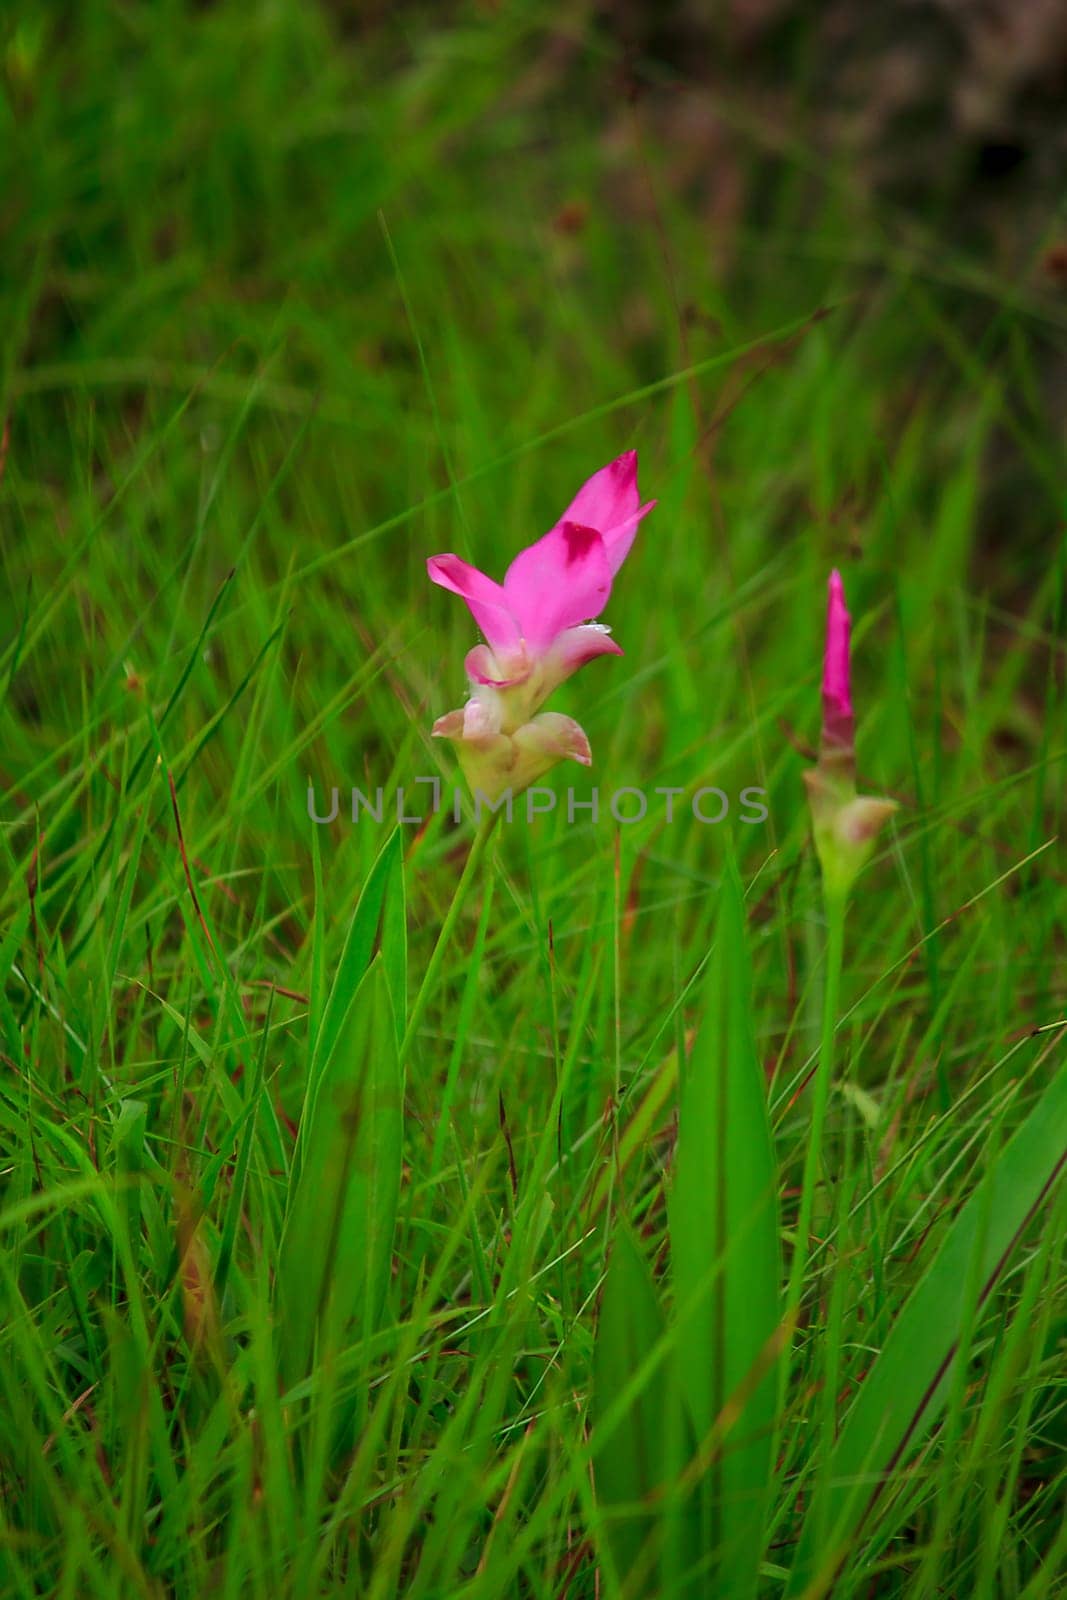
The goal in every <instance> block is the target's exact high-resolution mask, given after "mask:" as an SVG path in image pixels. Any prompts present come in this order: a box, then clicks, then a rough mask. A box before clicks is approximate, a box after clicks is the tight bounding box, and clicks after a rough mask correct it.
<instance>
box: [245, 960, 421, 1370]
mask: <svg viewBox="0 0 1067 1600" xmlns="http://www.w3.org/2000/svg"><path fill="white" fill-rule="evenodd" d="M302 1137H303V1134H302ZM402 1142H403V1097H402V1090H401V1078H400V1061H399V1057H398V1054H397V1046H396V1023H395V1020H394V1017H393V1008H392V1003H391V1000H390V995H389V986H388V983H387V981H386V978H385V974H384V970H383V965H382V958H381V957H380V956H379V957H377V958H376V959H375V961H374V964H373V965H372V967H371V969H370V971H369V972H368V973H367V975H366V977H365V978H364V980H363V983H362V984H361V985H360V987H359V990H358V992H357V994H356V996H355V998H354V1000H353V1002H352V1004H351V1005H349V1007H348V1010H347V1012H346V1014H345V1017H344V1019H343V1021H342V1023H341V1026H340V1029H339V1031H338V1033H337V1036H336V1040H335V1043H334V1046H333V1048H332V1050H331V1052H330V1055H329V1057H328V1059H327V1060H326V1061H325V1062H324V1064H323V1068H322V1074H321V1082H320V1084H319V1089H318V1093H317V1095H316V1098H315V1104H314V1107H313V1108H312V1110H311V1113H310V1122H309V1125H308V1128H307V1134H306V1140H305V1149H304V1160H303V1163H302V1165H301V1168H300V1172H299V1174H298V1175H296V1176H295V1177H294V1180H293V1184H292V1186H291V1192H290V1199H289V1208H288V1213H287V1217H286V1224H285V1232H284V1235H283V1237H282V1243H281V1249H280V1252H279V1259H278V1271H277V1278H276V1282H275V1296H276V1304H277V1312H278V1342H279V1355H280V1362H281V1366H282V1371H283V1373H284V1375H285V1379H286V1382H287V1383H288V1384H290V1385H291V1384H292V1383H295V1382H298V1381H299V1380H300V1379H301V1378H303V1377H305V1376H306V1375H307V1373H308V1371H309V1370H310V1366H311V1363H312V1360H313V1357H314V1350H315V1344H316V1340H318V1341H319V1343H320V1344H322V1343H331V1344H332V1343H333V1342H334V1341H335V1340H336V1339H337V1338H339V1337H340V1335H341V1333H342V1331H343V1329H344V1328H345V1327H346V1326H347V1325H348V1324H349V1323H356V1324H358V1327H357V1330H356V1336H357V1337H363V1336H366V1335H369V1334H370V1333H372V1332H373V1331H374V1329H375V1327H376V1326H377V1324H378V1321H379V1318H380V1316H381V1311H382V1305H383V1302H384V1299H385V1293H386V1289H387V1287H388V1282H389V1273H390V1266H391V1260H392V1248H393V1233H394V1229H395V1226H396V1214H397V1205H398V1202H399V1196H400V1166H401V1150H402Z"/></svg>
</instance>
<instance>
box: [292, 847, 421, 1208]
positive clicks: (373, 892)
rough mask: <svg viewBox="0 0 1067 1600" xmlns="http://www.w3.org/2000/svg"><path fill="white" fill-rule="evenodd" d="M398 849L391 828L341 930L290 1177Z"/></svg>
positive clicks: (370, 945) (367, 955)
mask: <svg viewBox="0 0 1067 1600" xmlns="http://www.w3.org/2000/svg"><path fill="white" fill-rule="evenodd" d="M400 855H401V850H400V830H399V829H394V831H393V832H392V833H391V834H390V835H389V838H388V839H387V840H386V841H385V844H384V845H383V846H382V848H381V850H380V851H379V852H378V855H377V858H376V859H375V862H374V865H373V866H372V867H371V869H370V872H369V873H368V874H367V881H366V882H365V883H364V885H363V888H362V890H361V891H360V896H359V899H358V900H357V902H356V909H355V911H354V912H353V913H352V921H351V922H350V923H349V926H348V933H347V934H346V936H345V943H344V949H343V950H342V951H341V959H340V961H339V962H338V963H337V971H336V973H335V974H334V980H333V983H332V985H331V986H330V993H329V995H328V997H327V1000H326V1004H325V1007H324V1009H323V1014H322V1022H321V1024H320V1025H319V1028H318V1032H317V1033H316V1034H315V1035H314V1037H313V1038H312V1039H311V1050H310V1058H309V1065H308V1081H307V1088H306V1090H305V1093H304V1109H303V1112H302V1113H301V1117H300V1127H301V1132H300V1136H299V1137H298V1139H297V1145H296V1151H295V1153H294V1156H293V1175H294V1180H295V1179H296V1178H297V1177H298V1176H299V1172H300V1167H301V1164H302V1162H303V1159H304V1153H305V1152H304V1144H305V1140H304V1136H303V1129H304V1127H305V1126H307V1125H309V1124H310V1120H311V1116H312V1114H313V1112H314V1109H315V1100H316V1097H317V1095H318V1093H319V1088H320V1086H321V1082H322V1077H323V1073H324V1072H325V1069H326V1064H327V1062H328V1061H329V1059H330V1056H331V1054H332V1052H333V1049H334V1047H335V1045H336V1044H337V1039H338V1036H339V1034H340V1032H341V1029H342V1027H343V1026H344V1023H345V1019H346V1017H347V1015H348V1011H349V1009H350V1007H351V1005H352V1002H353V1000H354V999H355V995H356V991H357V990H358V988H359V986H360V984H361V983H362V982H363V979H364V977H365V975H366V972H367V968H368V966H369V965H370V959H371V955H372V953H373V951H374V941H375V939H376V938H377V935H378V924H379V922H380V921H381V917H382V904H383V901H384V899H385V895H386V889H387V887H388V885H389V883H390V881H392V880H395V879H396V877H397V874H398V872H399V871H400V870H401V868H400V867H398V865H397V862H398V859H399V858H400ZM400 885H401V892H402V888H403V879H402V878H401V879H400Z"/></svg>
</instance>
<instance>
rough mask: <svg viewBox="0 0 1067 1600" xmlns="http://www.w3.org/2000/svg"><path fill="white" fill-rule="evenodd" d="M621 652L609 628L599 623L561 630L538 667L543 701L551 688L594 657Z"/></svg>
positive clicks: (618, 654)
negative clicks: (539, 668) (539, 667)
mask: <svg viewBox="0 0 1067 1600" xmlns="http://www.w3.org/2000/svg"><path fill="white" fill-rule="evenodd" d="M622 653H623V652H622V650H621V648H620V647H619V645H617V644H616V643H615V640H614V639H613V638H612V637H611V630H610V628H606V627H605V626H604V624H603V623H601V622H587V623H586V624H585V626H584V627H581V628H565V629H564V630H563V632H562V633H561V634H558V635H557V637H556V638H555V640H554V641H553V643H552V645H551V648H550V649H549V651H548V654H547V655H546V656H545V658H544V661H543V662H542V664H541V691H542V696H543V698H545V699H547V698H548V696H549V695H550V694H551V693H552V691H553V689H556V688H558V687H559V685H560V684H561V683H564V682H565V681H566V680H567V679H568V678H569V677H570V676H571V675H572V673H575V672H577V671H578V668H579V667H584V666H585V664H586V662H587V661H593V660H594V659H595V658H596V657H597V656H621V655H622Z"/></svg>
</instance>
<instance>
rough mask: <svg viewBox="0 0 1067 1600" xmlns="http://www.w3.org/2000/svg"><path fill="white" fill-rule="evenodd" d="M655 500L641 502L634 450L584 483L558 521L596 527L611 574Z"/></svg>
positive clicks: (618, 565)
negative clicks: (602, 542) (605, 552)
mask: <svg viewBox="0 0 1067 1600" xmlns="http://www.w3.org/2000/svg"><path fill="white" fill-rule="evenodd" d="M655 504H656V502H655V501H654V500H649V501H647V502H646V504H645V505H641V503H640V495H639V494H638V492H637V451H636V450H627V451H626V453H625V455H621V456H619V457H617V459H616V460H614V461H609V462H608V464H607V466H606V467H601V469H600V471H599V472H594V474H593V476H592V477H591V478H590V479H589V480H588V481H587V482H586V483H583V485H582V487H581V488H580V489H579V490H578V493H577V494H576V495H575V497H574V499H573V500H572V501H571V503H570V505H569V506H568V507H567V509H566V511H565V512H564V513H563V515H562V517H561V518H560V521H561V522H580V523H584V525H585V526H586V527H588V528H595V529H596V530H597V532H598V533H599V534H600V536H601V538H602V539H603V541H604V548H605V549H606V550H607V553H608V563H609V565H610V567H611V575H612V577H614V576H615V574H616V573H617V572H618V570H619V568H620V567H621V566H622V564H623V562H624V561H625V559H626V557H627V555H628V554H629V552H630V546H631V545H632V544H633V542H634V535H635V534H636V532H637V525H638V523H639V522H640V521H641V518H642V517H645V516H647V515H648V513H649V512H650V511H651V510H652V507H653V506H654V505H655Z"/></svg>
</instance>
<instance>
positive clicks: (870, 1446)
mask: <svg viewBox="0 0 1067 1600" xmlns="http://www.w3.org/2000/svg"><path fill="white" fill-rule="evenodd" d="M1065 1164H1067V1069H1061V1070H1060V1073H1059V1076H1058V1077H1057V1078H1056V1079H1055V1081H1054V1082H1053V1083H1051V1084H1050V1085H1049V1087H1048V1088H1047V1089H1046V1090H1045V1091H1044V1093H1043V1095H1042V1096H1041V1098H1040V1099H1039V1101H1038V1102H1037V1104H1036V1106H1035V1107H1034V1109H1033V1110H1032V1111H1031V1113H1030V1115H1029V1117H1027V1119H1026V1121H1025V1122H1024V1123H1023V1124H1022V1126H1021V1127H1020V1128H1019V1129H1018V1130H1017V1132H1016V1133H1015V1134H1014V1135H1013V1136H1012V1138H1011V1139H1010V1140H1009V1141H1008V1143H1007V1144H1006V1145H1005V1146H1004V1148H1003V1149H1002V1150H1001V1152H1000V1154H999V1156H998V1157H997V1159H996V1160H995V1162H994V1164H993V1166H992V1168H991V1169H990V1172H989V1174H988V1176H987V1178H986V1180H985V1184H984V1185H983V1186H982V1187H981V1188H979V1189H978V1190H976V1191H974V1192H973V1193H972V1195H971V1198H970V1199H969V1200H968V1201H967V1203H966V1205H964V1207H963V1209H962V1210H961V1211H960V1213H959V1216H958V1217H957V1218H956V1220H955V1222H954V1223H953V1224H952V1226H951V1228H950V1229H949V1231H948V1233H947V1235H946V1236H945V1239H944V1241H943V1242H942V1244H941V1247H940V1249H939V1250H938V1252H937V1255H936V1256H935V1257H934V1260H933V1261H932V1263H931V1264H930V1267H929V1270H928V1271H927V1272H926V1274H925V1276H924V1277H923V1278H922V1279H921V1280H920V1281H919V1283H918V1284H917V1286H916V1287H915V1289H914V1290H913V1291H912V1293H911V1295H910V1296H909V1298H908V1300H907V1301H906V1303H905V1305H904V1307H903V1309H902V1310H901V1312H900V1314H899V1316H898V1317H897V1319H896V1321H895V1322H894V1324H893V1326H892V1328H891V1329H890V1332H889V1334H888V1336H887V1338H886V1341H885V1344H884V1345H883V1347H882V1350H881V1352H880V1354H879V1355H878V1356H877V1358H876V1359H875V1361H874V1364H873V1365H872V1366H871V1369H870V1371H869V1372H868V1373H867V1376H866V1377H865V1378H864V1379H863V1382H862V1384H861V1386H860V1389H859V1393H858V1395H857V1397H856V1400H855V1403H854V1404H853V1406H852V1409H851V1411H850V1412H849V1414H848V1416H847V1418H846V1419H845V1423H844V1427H843V1428H842V1431H841V1435H840V1438H839V1440H838V1443H837V1448H836V1450H835V1451H834V1454H833V1457H832V1459H831V1462H830V1467H829V1472H828V1475H827V1485H828V1486H827V1489H826V1491H825V1500H824V1501H823V1503H820V1502H819V1501H815V1502H813V1503H812V1505H811V1506H810V1508H809V1510H808V1513H807V1516H806V1518H805V1521H804V1525H803V1528H802V1530H801V1535H800V1543H799V1545H798V1547H797V1553H796V1557H795V1560H794V1563H793V1567H792V1571H791V1573H790V1578H789V1583H788V1585H787V1586H786V1591H785V1593H786V1596H787V1597H792V1596H800V1595H803V1596H804V1600H815V1597H817V1596H819V1595H824V1594H826V1593H827V1592H828V1590H829V1589H830V1587H831V1586H832V1585H833V1582H834V1580H835V1576H836V1574H837V1572H838V1570H839V1569H840V1566H841V1564H842V1562H843V1561H844V1559H845V1556H846V1554H847V1551H848V1548H849V1546H850V1544H851V1543H852V1541H853V1540H854V1539H855V1538H856V1536H857V1535H858V1534H859V1533H860V1531H861V1530H862V1526H863V1523H864V1521H865V1520H866V1518H867V1516H868V1515H869V1513H870V1511H871V1509H872V1507H873V1505H874V1504H875V1502H876V1501H877V1500H878V1498H879V1496H880V1495H881V1494H882V1492H883V1490H884V1488H885V1485H886V1483H887V1482H888V1481H889V1478H890V1476H891V1474H892V1473H894V1472H895V1471H898V1470H899V1469H900V1468H901V1467H902V1466H903V1463H904V1462H905V1460H906V1459H907V1457H908V1455H909V1454H910V1452H911V1451H912V1450H914V1449H915V1447H916V1446H917V1445H918V1443H919V1442H920V1440H921V1439H922V1438H923V1437H924V1436H925V1435H926V1433H927V1432H928V1431H929V1429H930V1427H931V1426H932V1424H933V1422H934V1420H935V1418H936V1417H937V1415H938V1412H939V1410H940V1408H941V1406H942V1404H943V1403H944V1400H945V1397H946V1394H947V1391H948V1379H949V1377H950V1374H951V1370H952V1363H953V1358H954V1356H955V1354H956V1351H957V1348H958V1346H959V1342H960V1338H961V1333H962V1332H963V1328H964V1324H965V1321H966V1319H967V1313H968V1284H969V1283H970V1282H972V1281H973V1279H974V1275H975V1273H976V1272H977V1275H978V1281H979V1283H980V1286H981V1287H980V1292H979V1305H980V1304H981V1303H982V1302H984V1301H985V1299H986V1298H988V1296H989V1294H990V1292H991V1291H992V1289H993V1287H994V1285H995V1283H996V1280H997V1278H998V1276H999V1274H1000V1272H1001V1271H1002V1270H1003V1268H1004V1265H1005V1263H1006V1262H1007V1260H1008V1258H1009V1256H1010V1254H1011V1251H1012V1249H1013V1247H1014V1246H1015V1244H1016V1243H1017V1242H1018V1239H1019V1237H1020V1235H1021V1234H1022V1232H1023V1231H1024V1229H1025V1228H1026V1226H1027V1224H1028V1223H1029V1221H1030V1220H1031V1218H1032V1217H1033V1216H1034V1214H1035V1212H1036V1211H1037V1210H1038V1208H1039V1207H1040V1205H1041V1204H1042V1202H1043V1201H1044V1200H1045V1199H1046V1198H1047V1197H1048V1195H1049V1193H1050V1191H1051V1190H1052V1187H1053V1185H1054V1184H1055V1183H1056V1181H1057V1179H1058V1178H1059V1177H1060V1175H1061V1174H1062V1172H1063V1169H1064V1166H1065ZM823 1531H825V1537H820V1533H821V1532H823Z"/></svg>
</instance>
